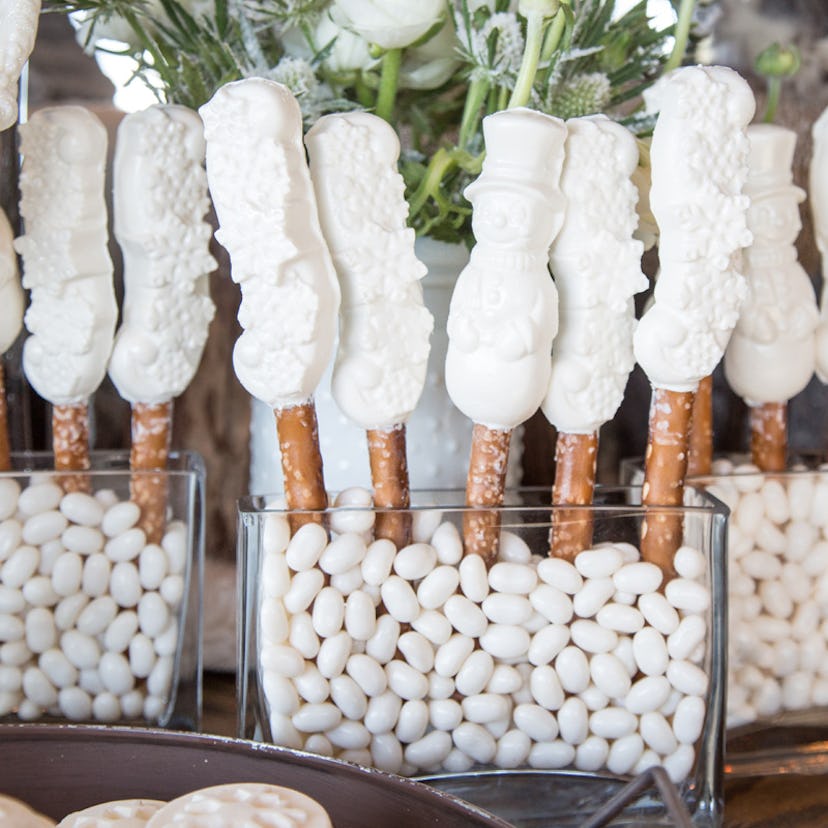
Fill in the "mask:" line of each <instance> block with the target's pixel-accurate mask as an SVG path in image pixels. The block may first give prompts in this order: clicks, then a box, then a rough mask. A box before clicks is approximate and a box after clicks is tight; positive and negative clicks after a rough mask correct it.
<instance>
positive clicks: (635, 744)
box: [593, 714, 644, 774]
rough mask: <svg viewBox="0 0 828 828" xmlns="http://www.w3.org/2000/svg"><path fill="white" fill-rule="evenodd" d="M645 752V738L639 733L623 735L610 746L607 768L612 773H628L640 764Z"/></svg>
mask: <svg viewBox="0 0 828 828" xmlns="http://www.w3.org/2000/svg"><path fill="white" fill-rule="evenodd" d="M593 715H596V714H593ZM643 753H644V740H643V739H642V738H641V736H639V735H638V733H629V734H627V735H625V736H622V737H621V738H620V739H616V740H615V741H614V742H613V743H612V745H611V746H610V750H609V755H608V756H607V770H609V771H611V772H612V773H619V774H628V773H630V772H631V771H632V769H633V768H634V767H635V766H636V765H637V764H638V762H639V760H640V759H641V756H642V754H643Z"/></svg>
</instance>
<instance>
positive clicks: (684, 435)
mask: <svg viewBox="0 0 828 828" xmlns="http://www.w3.org/2000/svg"><path fill="white" fill-rule="evenodd" d="M693 396H694V395H693V392H692V391H669V390H667V389H665V388H654V389H653V399H652V403H651V405H650V427H649V435H648V439H647V453H646V456H645V466H644V485H643V487H642V489H641V500H642V503H643V504H644V505H645V506H681V505H682V503H683V500H684V480H685V478H686V476H687V450H688V446H689V440H690V437H689V435H690V418H691V416H692V412H693ZM681 540H682V518H681V515H678V514H668V513H655V514H648V515H647V516H646V517H645V518H644V523H643V527H642V532H641V557H642V558H643V559H644V560H645V561H650V562H651V563H654V564H657V565H658V566H659V567H660V568H661V570H662V571H663V572H664V573H665V575H666V576H667V577H668V578H670V577H672V576H673V575H674V570H673V555H674V554H675V552H676V550H677V549H678V548H679V546H681Z"/></svg>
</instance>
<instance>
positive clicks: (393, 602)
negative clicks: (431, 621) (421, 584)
mask: <svg viewBox="0 0 828 828" xmlns="http://www.w3.org/2000/svg"><path fill="white" fill-rule="evenodd" d="M380 595H382V601H383V603H384V604H385V608H386V609H387V610H388V612H389V614H390V615H391V616H392V617H393V618H395V619H396V620H397V621H399V622H400V623H401V624H407V623H410V622H411V621H413V620H414V619H415V618H416V617H417V616H418V615H419V613H420V603H419V601H418V600H417V595H416V593H415V592H414V590H413V589H412V588H411V584H409V583H408V581H406V580H404V579H403V578H400V576H399V575H391V576H389V577H388V578H387V579H386V580H385V582H384V583H383V584H382V586H381V587H380Z"/></svg>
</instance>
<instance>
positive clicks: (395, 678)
mask: <svg viewBox="0 0 828 828" xmlns="http://www.w3.org/2000/svg"><path fill="white" fill-rule="evenodd" d="M385 674H386V676H388V686H389V688H391V690H393V691H394V692H395V693H396V694H397V695H398V696H399V697H400V698H401V699H405V700H407V701H410V700H412V699H424V698H425V697H426V696H427V695H428V679H427V678H426V677H425V676H424V675H423V674H422V673H418V672H417V671H416V670H415V669H414V668H413V667H412V666H411V665H410V664H406V663H405V662H404V661H399V660H394V661H389V662H388V664H386V665H385Z"/></svg>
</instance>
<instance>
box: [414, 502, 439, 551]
mask: <svg viewBox="0 0 828 828" xmlns="http://www.w3.org/2000/svg"><path fill="white" fill-rule="evenodd" d="M442 522H443V513H442V512H441V511H440V510H439V509H415V510H414V512H413V513H412V515H411V537H412V538H413V539H414V541H415V542H417V543H428V542H429V540H430V539H431V537H432V535H433V534H434V533H435V532H436V531H437V527H438V526H439V525H440V524H441V523H442Z"/></svg>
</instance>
